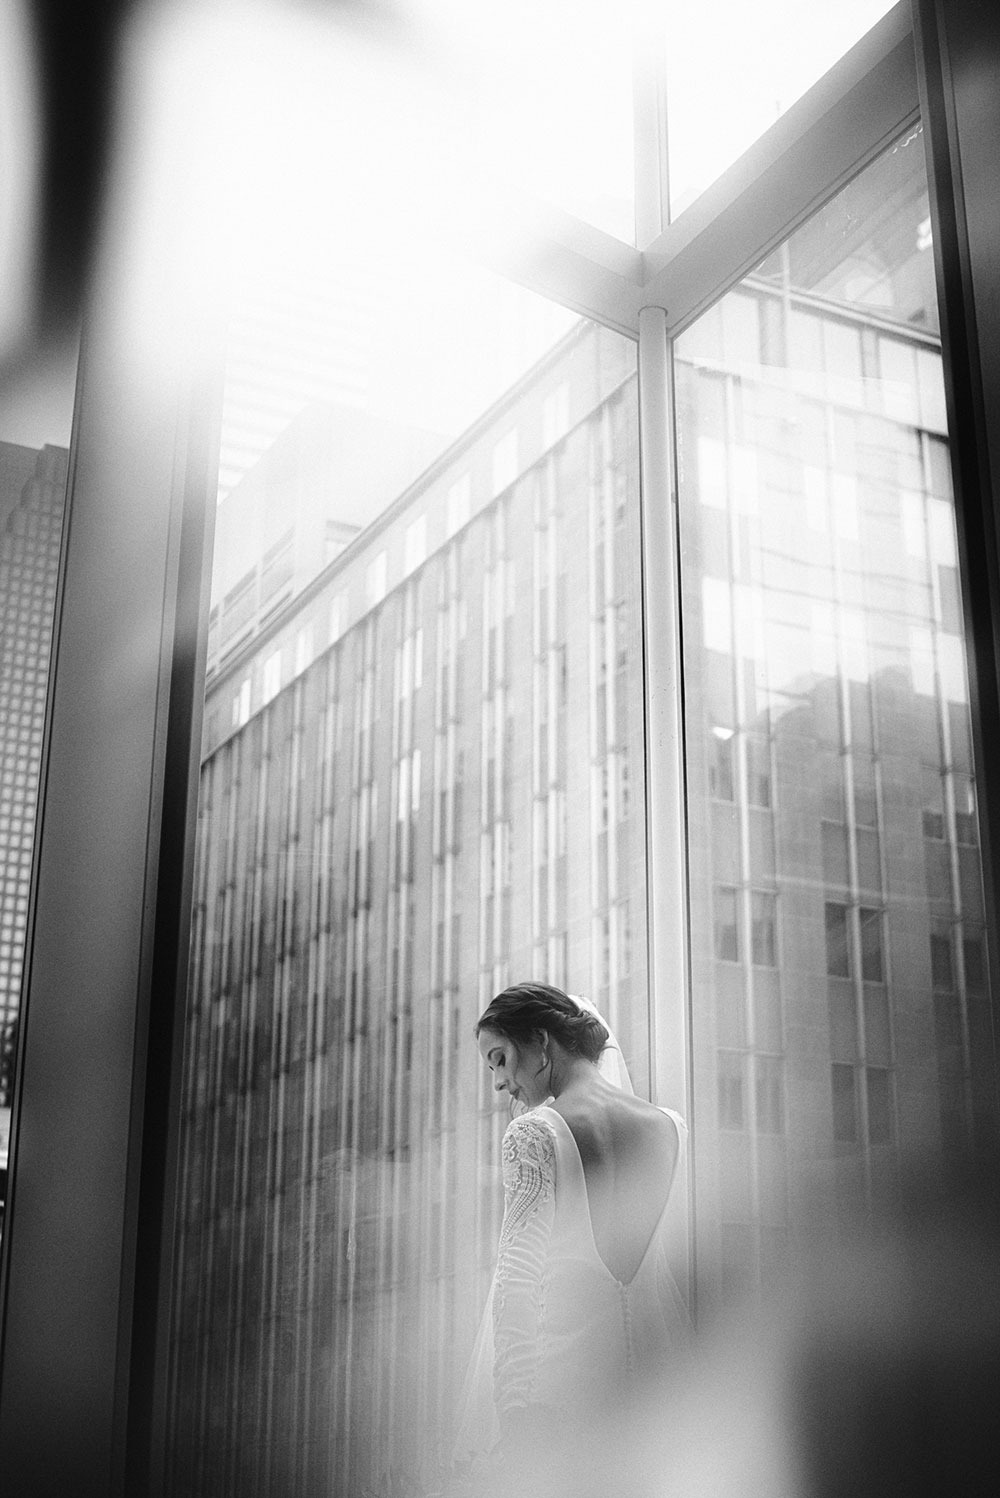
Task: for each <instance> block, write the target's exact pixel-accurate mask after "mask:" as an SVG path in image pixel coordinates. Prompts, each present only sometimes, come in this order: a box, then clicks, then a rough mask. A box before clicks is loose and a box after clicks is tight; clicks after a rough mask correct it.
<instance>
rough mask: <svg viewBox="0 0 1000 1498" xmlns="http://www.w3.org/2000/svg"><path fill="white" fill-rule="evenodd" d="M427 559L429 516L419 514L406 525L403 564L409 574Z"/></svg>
mask: <svg viewBox="0 0 1000 1498" xmlns="http://www.w3.org/2000/svg"><path fill="white" fill-rule="evenodd" d="M426 559H427V516H426V515H418V516H417V518H416V520H414V521H412V522H411V523H410V524H409V525H408V526H407V527H406V540H405V543H404V561H403V565H404V568H405V570H406V573H407V575H409V573H411V572H415V571H416V570H417V568H418V567H420V566H422V565H423V563H424V562H425V561H426Z"/></svg>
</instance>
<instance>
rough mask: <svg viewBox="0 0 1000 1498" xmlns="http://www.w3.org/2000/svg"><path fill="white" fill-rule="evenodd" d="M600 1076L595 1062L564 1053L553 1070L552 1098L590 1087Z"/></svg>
mask: <svg viewBox="0 0 1000 1498" xmlns="http://www.w3.org/2000/svg"><path fill="white" fill-rule="evenodd" d="M599 1076H600V1073H599V1072H598V1070H597V1067H596V1065H595V1064H594V1062H593V1061H586V1060H584V1058H583V1057H582V1056H574V1055H572V1054H571V1053H570V1052H564V1053H563V1055H562V1056H560V1057H559V1059H558V1062H557V1063H556V1065H554V1066H553V1068H552V1083H551V1086H552V1096H553V1097H554V1098H558V1097H561V1096H562V1094H563V1093H564V1092H568V1091H569V1090H570V1089H571V1088H573V1089H585V1088H588V1087H590V1086H591V1085H592V1084H593V1083H594V1082H595V1081H596V1080H597V1079H598V1078H599Z"/></svg>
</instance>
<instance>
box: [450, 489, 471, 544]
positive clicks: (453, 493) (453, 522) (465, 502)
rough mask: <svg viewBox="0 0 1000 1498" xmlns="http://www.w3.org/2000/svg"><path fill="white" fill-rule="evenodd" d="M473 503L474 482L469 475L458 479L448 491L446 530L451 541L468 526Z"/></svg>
mask: <svg viewBox="0 0 1000 1498" xmlns="http://www.w3.org/2000/svg"><path fill="white" fill-rule="evenodd" d="M471 502H472V481H471V479H470V478H469V475H468V474H467V473H464V474H463V475H462V477H461V478H460V479H456V480H455V482H454V483H453V484H452V485H451V487H450V488H449V490H448V499H447V505H446V511H445V529H446V532H447V535H448V538H449V540H450V539H451V537H452V536H454V535H455V533H456V532H457V531H460V530H461V529H462V527H463V526H464V525H467V524H468V520H469V513H470V508H471Z"/></svg>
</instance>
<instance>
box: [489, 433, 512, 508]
mask: <svg viewBox="0 0 1000 1498" xmlns="http://www.w3.org/2000/svg"><path fill="white" fill-rule="evenodd" d="M492 477H493V493H494V494H501V493H502V492H503V491H504V489H508V488H509V487H510V485H511V484H512V483H513V482H514V480H515V479H516V478H517V428H516V427H514V428H512V430H511V431H509V432H508V433H507V434H506V436H505V437H501V439H500V441H499V442H498V443H496V445H495V446H494V448H493V473H492Z"/></svg>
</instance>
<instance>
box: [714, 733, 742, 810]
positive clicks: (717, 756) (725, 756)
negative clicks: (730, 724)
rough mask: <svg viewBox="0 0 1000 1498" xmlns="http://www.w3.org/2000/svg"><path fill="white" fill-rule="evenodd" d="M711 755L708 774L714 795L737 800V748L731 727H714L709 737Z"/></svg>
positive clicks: (718, 798)
mask: <svg viewBox="0 0 1000 1498" xmlns="http://www.w3.org/2000/svg"><path fill="white" fill-rule="evenodd" d="M708 742H709V754H710V756H711V758H710V762H709V767H708V775H709V785H710V786H711V791H712V795H713V796H714V797H715V798H716V800H717V801H735V800H736V774H735V748H736V741H735V737H734V735H733V730H732V729H731V728H713V729H712V732H711V735H710V737H709V741H708Z"/></svg>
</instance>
